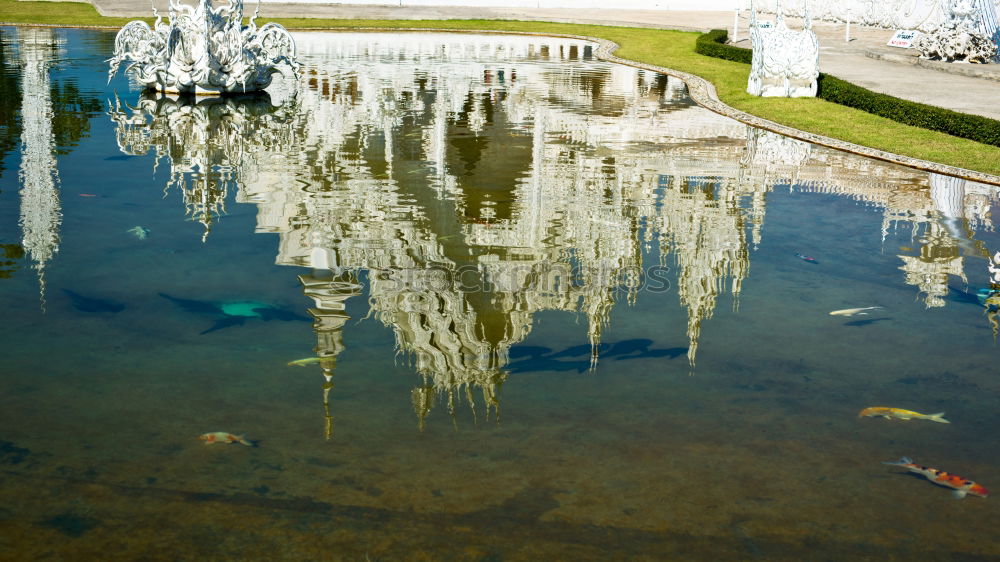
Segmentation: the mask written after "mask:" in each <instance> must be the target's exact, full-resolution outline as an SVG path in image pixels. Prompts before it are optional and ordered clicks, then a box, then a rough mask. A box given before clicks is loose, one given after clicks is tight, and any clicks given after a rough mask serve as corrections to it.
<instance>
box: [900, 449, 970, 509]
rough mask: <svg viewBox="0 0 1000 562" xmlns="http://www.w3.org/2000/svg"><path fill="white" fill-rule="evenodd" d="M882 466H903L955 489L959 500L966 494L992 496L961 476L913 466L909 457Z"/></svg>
mask: <svg viewBox="0 0 1000 562" xmlns="http://www.w3.org/2000/svg"><path fill="white" fill-rule="evenodd" d="M882 464H891V465H895V466H902V467H904V468H906V469H909V471H910V472H915V473H917V474H919V475H921V476H923V477H924V478H926V479H928V480H930V481H931V482H933V483H935V484H938V485H940V486H945V487H947V488H953V489H954V490H955V491H954V492H952V495H954V496H955V497H956V498H958V499H961V498H964V497H965V495H966V494H972V495H973V496H979V497H981V498H985V497H986V496H988V495H989V494H990V491H989V490H987V489H986V488H984V487H982V486H981V485H980V484H976V483H975V482H973V481H972V480H967V479H965V478H962V477H961V476H956V475H954V474H949V473H947V472H945V471H943V470H938V469H936V468H927V467H926V466H920V465H919V464H913V461H912V460H911V459H910V458H909V457H903V458H901V459H899V460H898V461H888V462H883V463H882Z"/></svg>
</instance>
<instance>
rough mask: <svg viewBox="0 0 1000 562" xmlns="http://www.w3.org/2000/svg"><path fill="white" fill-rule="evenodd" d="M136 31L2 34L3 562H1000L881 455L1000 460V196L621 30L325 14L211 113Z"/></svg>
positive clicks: (971, 504) (982, 506)
mask: <svg viewBox="0 0 1000 562" xmlns="http://www.w3.org/2000/svg"><path fill="white" fill-rule="evenodd" d="M113 37H114V36H113V34H111V33H105V32H96V31H81V30H47V29H27V28H20V29H14V28H3V30H2V42H3V45H2V47H3V48H2V53H3V61H2V65H0V67H2V81H0V89H2V95H0V112H2V113H0V156H2V159H0V166H2V167H0V174H2V175H0V244H2V245H3V251H4V255H3V256H2V261H0V307H2V310H3V313H4V321H3V323H0V341H2V342H3V344H2V347H0V349H2V352H3V368H2V370H0V558H4V559H45V558H63V559H86V558H89V559H100V558H106V557H107V556H108V555H109V553H114V555H115V556H118V557H121V558H130V559H187V560H192V559H224V558H251V559H295V560H302V559H350V560H379V559H381V560H395V559H467V560H541V559H562V560H571V559H598V560H611V559H712V560H748V559H800V560H801V559H830V560H833V559H841V560H842V559H876V558H877V559H880V560H886V559H902V558H904V557H908V558H911V559H912V558H917V559H921V560H926V559H941V560H954V559H961V560H975V559H995V558H993V557H995V556H997V555H998V553H1000V537H998V536H997V534H996V533H995V530H996V528H997V527H998V526H1000V512H998V510H997V508H996V504H995V502H996V501H997V500H996V499H994V498H987V499H982V498H979V497H971V496H970V497H967V498H965V499H962V500H955V499H953V498H952V496H951V494H950V493H949V492H950V491H949V490H948V489H946V488H943V487H940V486H935V485H934V484H932V483H931V482H929V481H927V480H925V479H922V478H919V477H913V476H912V475H910V476H908V475H907V473H906V470H905V469H903V468H900V467H897V466H888V465H885V464H882V462H883V461H892V460H896V459H898V458H900V457H901V456H904V455H906V456H910V457H912V458H913V459H914V460H915V462H917V463H920V464H923V465H927V466H931V467H934V468H938V469H942V470H946V471H949V472H953V473H957V474H959V475H961V476H963V477H966V478H970V479H973V480H975V481H977V482H979V483H981V484H983V485H985V486H986V487H987V488H989V487H990V486H991V485H992V486H1000V447H998V446H997V445H998V442H997V435H1000V412H998V411H997V408H996V404H997V399H998V397H1000V379H998V374H1000V373H998V369H997V358H998V348H997V346H996V343H995V330H994V329H993V326H994V325H995V324H994V323H995V322H996V321H997V319H996V310H995V307H993V308H989V307H986V306H984V303H983V297H985V296H986V295H985V293H982V294H980V290H983V291H985V290H986V287H987V286H988V284H989V274H988V269H987V266H988V263H989V262H988V256H989V255H990V254H992V253H993V252H995V251H997V250H998V249H1000V235H998V234H997V233H996V232H995V230H994V227H993V223H992V216H993V214H994V211H995V209H996V205H997V203H998V195H997V194H998V191H997V188H995V187H991V186H988V185H983V184H977V183H973V182H968V181H964V180H960V179H955V178H949V177H945V176H939V175H934V174H928V173H926V172H921V171H918V170H913V169H908V168H904V167H899V166H894V165H889V164H885V163H881V162H878V161H873V160H868V159H864V158H860V157H857V156H853V155H850V154H845V153H841V152H837V151H834V150H829V149H826V148H823V147H818V146H812V145H809V144H805V143H802V142H799V141H795V140H792V139H788V138H784V137H780V136H777V135H774V134H771V133H768V132H764V131H759V130H755V129H751V128H748V127H746V126H744V125H742V124H740V123H737V122H735V121H732V120H730V119H727V118H724V117H722V116H719V115H716V114H714V113H711V112H709V111H707V110H705V109H702V108H700V107H698V106H697V105H695V104H694V103H693V102H692V101H691V99H690V98H689V97H688V95H687V91H686V88H685V86H684V84H683V83H681V82H679V81H678V80H676V79H674V78H669V77H666V76H662V75H657V74H654V73H650V72H646V71H642V70H637V69H634V68H630V67H626V66H619V65H612V64H607V63H604V62H600V61H597V60H595V59H594V58H593V48H592V46H591V45H590V44H588V43H586V42H582V41H576V40H565V39H551V38H542V37H514V36H489V35H447V34H395V35H390V34H298V35H296V38H297V40H298V41H299V48H300V51H301V61H302V69H301V82H300V83H299V84H298V85H294V84H287V83H286V84H278V85H276V87H275V90H274V91H273V92H272V93H271V95H270V97H267V96H264V97H258V98H254V99H235V100H225V101H223V100H198V101H197V102H191V101H183V100H180V101H179V100H171V99H157V98H156V97H150V96H148V95H143V94H142V93H141V92H139V91H138V90H137V89H136V88H135V87H133V86H131V85H130V84H129V82H128V80H127V79H126V78H124V77H120V76H119V77H116V78H115V79H114V80H112V81H111V82H110V84H106V83H105V81H106V79H107V65H106V63H105V62H104V60H105V59H107V58H108V56H109V53H110V52H111V50H112V45H113ZM296 89H297V95H292V93H293V92H294V91H295V90H296ZM868 307H878V308H870V309H868ZM851 308H866V309H867V310H863V311H859V312H858V313H857V314H855V315H853V316H851V315H831V314H830V313H831V312H832V311H835V310H843V309H851ZM299 360H301V361H299ZM296 361H297V362H298V363H292V364H291V365H290V364H289V363H290V362H296ZM870 406H889V407H896V408H905V409H910V410H916V411H918V412H922V413H925V414H931V413H937V412H946V414H945V415H946V417H947V419H948V420H950V422H951V423H950V424H942V423H934V422H933V421H927V420H910V421H901V420H895V419H883V418H869V417H859V416H858V413H859V412H860V411H861V410H862V409H863V408H866V407H870ZM209 432H226V433H232V434H235V435H245V438H246V439H247V440H249V442H251V443H252V444H253V445H254V446H252V447H248V446H244V445H241V444H213V445H210V446H206V445H205V444H203V443H204V442H203V441H200V440H199V435H202V434H205V433H209Z"/></svg>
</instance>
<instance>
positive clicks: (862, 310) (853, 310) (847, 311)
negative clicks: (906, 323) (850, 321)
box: [830, 306, 882, 316]
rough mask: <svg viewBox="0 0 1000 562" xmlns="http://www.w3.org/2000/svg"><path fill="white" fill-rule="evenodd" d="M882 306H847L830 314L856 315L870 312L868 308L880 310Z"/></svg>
mask: <svg viewBox="0 0 1000 562" xmlns="http://www.w3.org/2000/svg"><path fill="white" fill-rule="evenodd" d="M880 308H882V307H881V306H866V307H864V308H845V309H843V310H834V311H833V312H831V313H830V316H854V315H856V314H868V313H867V312H865V311H866V310H878V309H880Z"/></svg>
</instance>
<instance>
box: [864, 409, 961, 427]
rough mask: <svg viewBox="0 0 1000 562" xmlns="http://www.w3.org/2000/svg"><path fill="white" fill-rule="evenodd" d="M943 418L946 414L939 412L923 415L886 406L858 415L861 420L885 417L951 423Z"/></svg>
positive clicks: (866, 410) (865, 410) (867, 410)
mask: <svg viewBox="0 0 1000 562" xmlns="http://www.w3.org/2000/svg"><path fill="white" fill-rule="evenodd" d="M942 416H944V412H938V413H936V414H921V413H920V412H914V411H913V410H904V409H902V408H888V407H886V406H872V407H871V408H865V409H864V410H861V413H860V414H858V417H859V418H860V417H867V418H874V417H883V418H887V419H892V418H896V419H897V420H929V421H935V422H938V423H951V422H950V421H948V420H946V419H944V417H942Z"/></svg>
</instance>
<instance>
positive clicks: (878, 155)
mask: <svg viewBox="0 0 1000 562" xmlns="http://www.w3.org/2000/svg"><path fill="white" fill-rule="evenodd" d="M0 25H12V26H21V27H78V28H81V29H110V30H115V29H119V28H118V27H115V26H67V25H48V24H11V23H4V22H0ZM289 31H291V32H298V31H304V32H327V33H341V32H400V33H407V32H410V33H413V32H418V33H464V34H472V35H475V34H481V35H483V34H489V35H528V36H535V37H559V38H563V39H579V40H581V41H590V42H592V43H596V44H597V45H598V49H597V52H596V53H595V56H597V58H599V59H602V60H606V61H608V62H613V63H617V64H623V65H626V66H631V67H634V68H640V69H643V70H649V71H652V72H659V73H661V74H667V75H670V76H674V77H676V78H679V79H681V80H683V81H684V83H685V84H687V87H688V94H689V95H690V96H691V99H693V100H694V101H695V103H697V104H698V105H700V106H702V107H704V108H706V109H708V110H710V111H714V112H715V113H718V114H720V115H725V116H726V117H729V118H730V119H735V120H736V121H739V122H741V123H745V124H747V125H750V126H752V127H757V128H758V129H764V130H766V131H771V132H773V133H778V134H780V135H784V136H786V137H791V138H794V139H798V140H801V141H805V142H809V143H812V144H818V145H822V146H827V147H830V148H835V149H837V150H842V151H844V152H850V153H853V154H858V155H861V156H865V157H868V158H874V159H875V160H882V161H884V162H891V163H893V164H900V165H903V166H907V167H910V168H916V169H918V170H925V171H928V172H934V173H937V174H944V175H948V176H955V177H959V178H963V179H967V180H972V181H977V182H980V183H986V184H991V185H996V186H1000V176H995V175H993V174H985V173H983V172H976V171H974V170H967V169H965V168H959V167H956V166H948V165H946V164H939V163H937V162H931V161H929V160H921V159H919V158H913V157H910V156H904V155H902V154H895V153H893V152H887V151H885V150H878V149H876V148H870V147H867V146H861V145H859V144H854V143H850V142H846V141H842V140H838V139H835V138H832V137H826V136H823V135H817V134H815V133H809V132H806V131H802V130H799V129H795V128H793V127H789V126H787V125H782V124H780V123H775V122H774V121H770V120H768V119H763V118H761V117H757V116H756V115H751V114H749V113H747V112H745V111H741V110H739V109H736V108H734V107H731V106H729V105H726V104H725V103H723V102H722V100H720V99H719V95H718V93H716V91H715V86H714V85H712V83H711V82H709V81H708V80H706V79H704V78H702V77H701V76H698V75H696V74H690V73H687V72H682V71H680V70H674V69H672V68H666V67H663V66H657V65H655V64H648V63H644V62H638V61H633V60H629V59H623V58H621V57H617V56H615V55H614V52H615V51H616V50H617V49H618V47H619V45H618V44H617V43H615V42H614V41H610V40H608V39H602V38H600V37H589V36H586V35H569V34H562V33H535V32H530V31H496V30H485V29H484V30H469V29H444V28H421V27H408V28H395V27H352V28H336V27H303V28H292V29H289Z"/></svg>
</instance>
